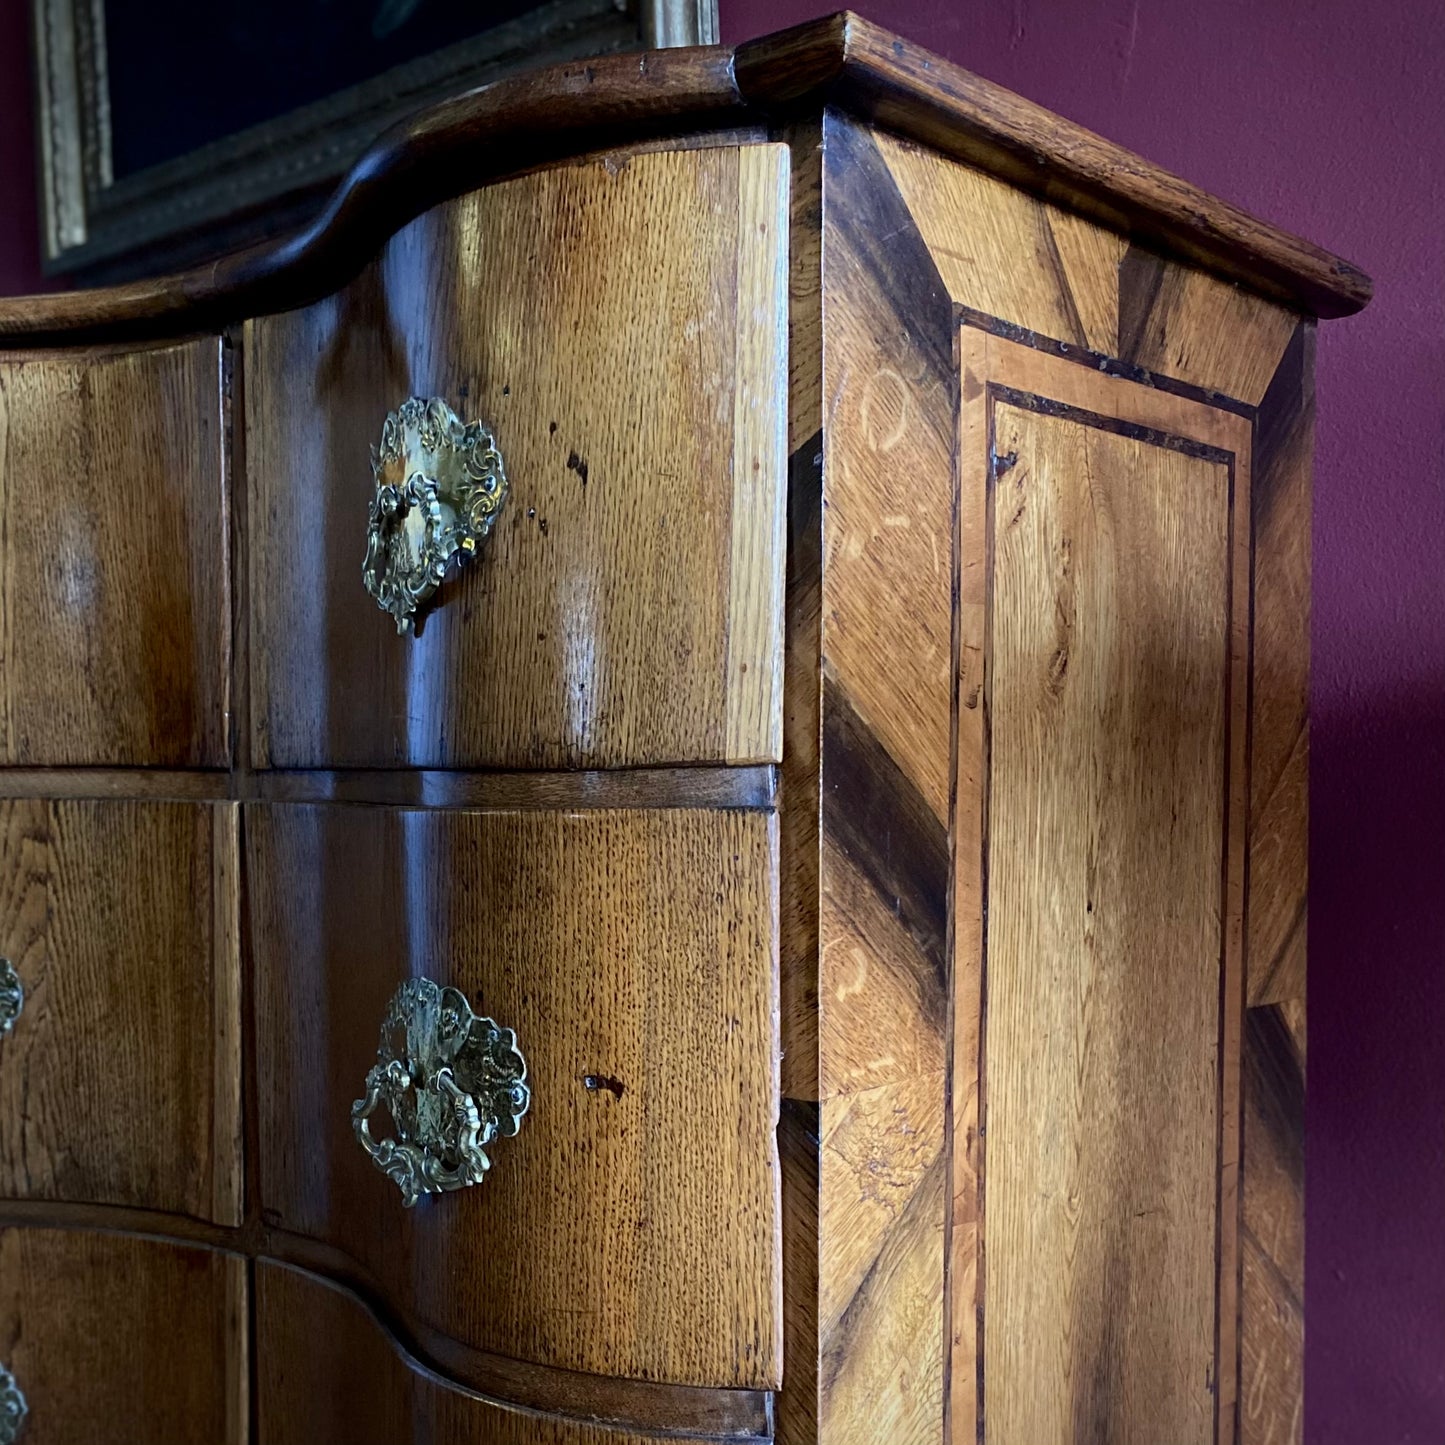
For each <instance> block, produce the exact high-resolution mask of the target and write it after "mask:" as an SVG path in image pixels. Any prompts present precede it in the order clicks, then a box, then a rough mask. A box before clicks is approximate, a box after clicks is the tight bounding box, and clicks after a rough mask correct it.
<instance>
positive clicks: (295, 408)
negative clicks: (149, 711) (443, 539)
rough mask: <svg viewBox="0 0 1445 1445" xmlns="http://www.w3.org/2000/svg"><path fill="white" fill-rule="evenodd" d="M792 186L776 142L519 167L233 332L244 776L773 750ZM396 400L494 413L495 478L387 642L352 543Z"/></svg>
mask: <svg viewBox="0 0 1445 1445" xmlns="http://www.w3.org/2000/svg"><path fill="white" fill-rule="evenodd" d="M785 184H786V156H785V152H784V151H783V148H782V147H779V146H747V147H741V148H737V147H734V148H724V149H713V150H696V151H687V152H672V153H659V154H648V155H640V156H637V157H634V158H631V159H627V158H623V159H621V160H614V161H613V162H612V163H610V164H608V165H600V164H597V165H585V166H579V167H571V168H562V169H557V170H552V171H547V172H541V173H537V174H534V175H530V176H527V177H523V178H521V179H519V180H515V181H510V182H506V183H504V184H501V185H498V186H495V187H493V188H491V189H488V190H484V191H480V192H477V193H475V194H474V195H472V196H470V197H468V198H466V199H465V200H462V201H458V202H456V203H453V204H452V205H450V206H447V207H444V208H441V209H440V210H438V211H435V212H433V213H431V214H430V215H428V216H427V217H425V218H423V219H422V220H420V221H418V222H416V223H414V224H413V225H412V226H410V227H408V228H407V229H406V230H405V231H403V232H401V233H400V234H399V235H398V236H397V237H396V238H395V239H394V240H393V241H392V242H391V243H390V244H389V245H388V247H387V249H386V251H385V252H384V253H383V255H382V256H381V258H380V259H379V260H378V261H377V262H376V263H375V264H374V265H373V266H372V267H370V268H368V270H367V271H366V272H365V273H364V274H363V275H362V277H360V278H359V279H358V280H357V281H355V282H354V283H352V285H351V286H349V287H348V288H346V289H345V290H344V291H343V292H342V293H341V294H340V295H339V296H338V297H337V298H336V299H334V300H332V301H328V302H324V303H321V304H320V305H318V306H315V307H313V308H311V309H309V310H306V311H301V312H294V313H290V314H288V315H286V316H281V317H275V318H268V319H263V320H259V321H256V322H253V323H251V324H250V325H249V326H248V328H247V331H246V408H247V426H248V430H249V436H248V452H247V468H248V471H249V474H250V499H249V500H250V513H251V524H252V525H251V539H250V541H251V575H250V586H251V608H250V631H251V639H252V647H251V682H252V689H253V722H254V761H255V763H256V764H257V765H258V766H274V767H309V766H333V767H334V766H343V767H344V766H366V767H374V766H391V765H395V764H405V765H411V766H433V767H466V766H505V767H532V768H536V767H559V766H565V767H599V766H601V767H607V766H622V765H636V764H654V763H678V762H711V761H717V762H723V761H727V762H764V761H774V760H776V759H777V757H778V756H779V754H780V751H781V698H780V696H779V685H780V661H779V659H780V657H781V649H782V635H781V634H782V565H783V550H782V525H783V523H782V515H783V513H782V509H783V506H784V475H783V473H784V466H785V457H784V455H783V444H782V426H783V421H782V415H781V393H780V391H779V389H778V383H779V382H780V380H781V377H782V376H783V374H784V366H785V360H784V356H785V353H784V342H785V334H784V332H783V328H782V326H781V322H780V318H781V312H780V307H781V306H782V304H783V298H782V293H781V274H780V267H781V265H782V258H783V257H784V255H785V253H786V237H787V218H786V215H785V214H783V213H782V212H781V198H782V194H783V187H784V186H785ZM764 228H765V229H764ZM744 233H746V235H747V236H748V245H747V248H746V251H747V259H746V260H745V261H743V260H741V259H740V258H741V256H742V254H743V248H742V246H741V240H742V235H743V234H744ZM412 394H416V395H421V396H431V395H439V396H443V397H445V398H447V399H448V400H449V401H450V403H451V404H452V405H453V406H454V407H456V408H459V409H460V410H461V411H462V412H464V413H465V414H466V415H467V416H468V417H473V416H480V417H482V418H484V419H486V420H488V421H489V422H490V423H491V425H492V426H493V427H494V428H495V431H496V434H497V438H498V442H499V445H500V447H501V450H502V453H503V455H504V457H505V459H506V465H507V470H508V474H509V478H510V481H511V493H510V496H509V498H508V500H507V501H506V503H505V506H504V510H503V512H502V514H501V516H500V519H499V521H498V524H497V527H496V530H495V532H494V533H493V535H492V536H491V538H490V539H489V541H488V542H487V544H486V546H485V548H484V550H483V552H482V554H481V556H480V557H479V558H478V559H477V560H476V561H475V562H474V563H473V564H472V565H471V566H470V567H469V568H468V569H466V571H465V572H463V573H462V574H461V575H460V576H459V577H457V578H456V579H455V580H453V581H451V582H449V583H447V584H446V585H445V586H444V587H443V589H442V591H441V592H440V594H439V597H438V605H437V606H436V607H435V608H434V610H433V612H432V614H431V615H430V616H429V617H428V619H427V621H426V624H425V626H424V628H423V629H422V634H421V635H420V636H418V637H398V636H397V634H396V631H395V628H394V626H393V625H392V623H391V621H390V619H389V618H388V617H387V616H386V615H385V614H384V613H382V612H381V611H380V610H379V609H378V608H377V607H376V606H375V605H374V603H373V602H372V601H371V599H370V598H368V597H367V595H366V593H365V591H364V590H363V588H362V586H361V581H360V577H359V558H360V556H361V552H362V550H363V549H364V542H365V535H366V510H367V506H368V503H369V499H370V497H371V494H372V481H371V471H370V463H369V460H368V447H369V445H370V444H371V443H372V442H374V441H375V440H377V438H378V437H379V436H380V427H381V423H382V420H383V418H384V417H385V416H386V414H387V412H388V411H389V410H391V409H392V408H394V407H396V406H397V405H399V404H400V403H401V401H403V400H404V399H405V398H406V397H407V396H408V395H412ZM318 514H319V515H321V516H323V517H325V519H326V525H324V526H319V527H318V526H317V525H315V523H314V518H315V517H316V516H317V515H318ZM363 701H364V705H361V704H362V703H363Z"/></svg>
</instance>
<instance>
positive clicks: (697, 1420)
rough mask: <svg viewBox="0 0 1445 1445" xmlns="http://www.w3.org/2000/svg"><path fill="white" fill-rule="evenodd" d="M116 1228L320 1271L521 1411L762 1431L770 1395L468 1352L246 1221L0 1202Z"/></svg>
mask: <svg viewBox="0 0 1445 1445" xmlns="http://www.w3.org/2000/svg"><path fill="white" fill-rule="evenodd" d="M37 1227H38V1228H41V1229H65V1230H72V1231H74V1230H80V1231H90V1232H96V1233H104V1234H120V1235H125V1236H127V1237H130V1238H133V1239H138V1240H139V1239H150V1240H159V1241H161V1242H163V1243H165V1242H169V1243H184V1244H194V1245H201V1246H206V1247H208V1248H210V1249H219V1250H223V1251H225V1252H227V1253H231V1254H238V1255H245V1256H248V1257H251V1258H254V1259H264V1260H267V1261H270V1262H271V1263H273V1264H284V1265H289V1266H292V1267H294V1268H297V1269H302V1270H306V1271H308V1272H310V1273H312V1274H318V1275H323V1276H325V1277H326V1279H327V1280H329V1281H330V1282H331V1283H334V1284H338V1285H340V1286H342V1287H343V1288H344V1289H345V1290H346V1291H347V1293H348V1294H350V1295H352V1296H354V1297H355V1298H356V1300H357V1301H359V1305H358V1307H359V1308H364V1309H366V1310H367V1311H368V1312H369V1313H370V1314H371V1315H372V1316H373V1317H374V1318H375V1319H377V1321H378V1322H379V1325H380V1328H382V1329H383V1330H385V1331H386V1333H387V1334H389V1335H390V1336H391V1338H392V1340H393V1341H394V1342H395V1344H396V1345H397V1347H398V1348H399V1349H400V1350H401V1351H402V1352H403V1353H405V1354H407V1355H409V1356H410V1357H412V1358H413V1359H415V1360H416V1361H417V1362H419V1363H420V1364H421V1365H422V1366H423V1368H425V1369H428V1370H431V1371H432V1372H433V1373H436V1374H438V1375H440V1376H441V1377H442V1378H443V1379H445V1380H446V1381H448V1382H449V1383H450V1384H453V1385H456V1386H458V1387H460V1388H461V1389H463V1390H470V1391H472V1392H473V1393H476V1394H482V1395H486V1396H487V1397H488V1398H490V1399H495V1400H500V1401H505V1402H506V1403H507V1404H508V1405H509V1406H516V1407H518V1408H520V1409H522V1410H533V1411H540V1412H542V1413H545V1414H554V1415H556V1414H562V1415H568V1416H571V1417H573V1418H575V1419H577V1420H579V1421H587V1422H588V1423H593V1424H597V1423H603V1424H608V1425H615V1426H618V1427H619V1428H624V1429H628V1430H632V1431H635V1432H637V1433H638V1434H641V1435H645V1436H648V1437H652V1436H656V1435H663V1436H666V1435H675V1434H678V1433H687V1432H692V1433H696V1434H698V1435H700V1436H703V1437H708V1438H714V1437H716V1438H725V1439H733V1438H739V1437H741V1438H744V1439H750V1438H752V1437H754V1436H757V1435H763V1434H766V1433H767V1431H768V1428H769V1425H768V1421H769V1418H770V1406H771V1401H772V1396H771V1394H770V1393H769V1392H767V1391H762V1390H733V1389H726V1390H718V1389H708V1388H699V1387H695V1386H688V1385H670V1384H657V1383H652V1382H649V1381H644V1380H635V1379H626V1378H622V1377H618V1376H609V1375H592V1374H582V1373H579V1372H577V1371H575V1370H559V1369H555V1368H553V1367H550V1366H545V1365H538V1364H535V1363H531V1362H528V1361H525V1360H518V1359H515V1358H512V1357H509V1356H506V1355H496V1354H488V1353H487V1352H485V1351H481V1350H474V1349H470V1348H469V1347H467V1346H465V1345H462V1344H459V1343H458V1342H457V1341H456V1340H454V1339H451V1338H449V1337H448V1336H445V1335H442V1334H439V1333H438V1332H436V1331H434V1330H426V1329H417V1328H415V1327H411V1326H408V1325H407V1324H406V1323H405V1322H403V1321H402V1320H400V1319H399V1318H398V1317H397V1316H396V1315H395V1314H393V1313H391V1312H390V1311H388V1310H387V1309H386V1307H385V1306H384V1304H383V1303H382V1302H381V1301H380V1300H379V1296H378V1291H377V1290H376V1287H375V1281H374V1280H372V1279H370V1278H369V1277H368V1276H367V1275H366V1274H365V1272H364V1271H362V1270H359V1269H358V1268H357V1265H356V1263H355V1261H353V1260H351V1259H349V1258H348V1257H347V1256H346V1255H344V1254H342V1253H341V1252H340V1251H339V1250H336V1249H333V1248H330V1247H328V1246H326V1245H321V1244H317V1243H316V1241H314V1240H310V1239H307V1238H305V1237H304V1236H301V1235H295V1234H290V1233H288V1232H287V1231H285V1230H278V1229H273V1228H270V1227H269V1226H266V1225H264V1224H262V1223H261V1222H260V1221H259V1220H256V1219H251V1220H248V1221H247V1222H246V1223H245V1224H243V1225H242V1226H240V1227H239V1228H227V1227H223V1226H220V1225H215V1224H207V1223H204V1222H201V1221H199V1220H194V1219H190V1218H188V1217H186V1216H184V1215H177V1214H166V1213H163V1212H161V1211H158V1210H150V1209H134V1208H124V1207H118V1206H115V1205H108V1204H68V1203H60V1202H54V1201H37V1200H24V1199H0V1228H28V1229H34V1228H37Z"/></svg>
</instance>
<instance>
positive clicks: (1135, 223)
mask: <svg viewBox="0 0 1445 1445" xmlns="http://www.w3.org/2000/svg"><path fill="white" fill-rule="evenodd" d="M825 106H832V107H835V108H838V109H841V110H845V111H847V112H849V113H850V114H853V115H855V116H858V117H859V118H861V119H864V120H867V121H870V122H872V123H874V124H876V125H878V126H881V127H883V128H885V129H888V130H891V131H894V132H895V133H897V134H899V135H901V136H903V137H905V138H907V139H910V140H914V141H917V142H919V143H920V144H923V145H927V146H931V147H933V148H934V149H936V150H939V151H941V152H943V153H945V154H947V155H950V156H954V157H957V158H958V159H960V160H964V161H967V162H969V163H970V164H972V165H977V166H979V167H981V168H983V169H985V170H988V171H991V172H994V173H995V174H998V175H1000V176H1002V177H1004V178H1005V179H1007V180H1008V181H1010V182H1011V183H1013V184H1015V185H1018V186H1020V187H1022V188H1024V189H1027V190H1029V191H1032V192H1034V193H1036V194H1039V195H1042V196H1044V197H1046V198H1047V199H1049V200H1051V201H1054V202H1056V203H1058V204H1060V205H1062V206H1066V207H1068V208H1070V209H1072V210H1076V211H1079V212H1081V213H1082V214H1084V215H1087V216H1090V217H1092V218H1094V219H1096V220H1098V221H1100V222H1102V223H1103V224H1105V225H1108V226H1111V227H1113V228H1115V229H1117V230H1120V231H1123V232H1126V233H1128V234H1129V235H1130V236H1131V237H1132V238H1134V239H1135V240H1137V241H1140V242H1142V243H1144V244H1146V245H1149V246H1152V247H1154V248H1155V249H1157V250H1159V251H1161V252H1164V253H1165V254H1169V255H1174V256H1179V257H1181V258H1183V259H1185V260H1187V261H1189V262H1191V263H1193V264H1195V265H1198V266H1201V267H1204V268H1206V269H1208V270H1211V271H1213V272H1215V273H1217V274H1219V275H1221V276H1224V277H1225V278H1227V279H1228V280H1231V281H1234V282H1237V283H1239V284H1240V285H1243V286H1246V287H1249V288H1250V289H1252V290H1255V291H1258V292H1260V293H1262V294H1264V295H1266V296H1269V297H1271V298H1273V299H1275V300H1277V301H1281V302H1284V303H1285V304H1287V305H1291V306H1293V307H1295V308H1296V309H1298V310H1300V311H1302V312H1305V313H1307V314H1310V315H1315V316H1321V317H1332V316H1345V315H1349V314H1350V313H1352V312H1354V311H1358V310H1359V309H1360V308H1361V307H1362V306H1364V305H1365V303H1366V302H1367V301H1368V300H1369V297H1370V290H1371V287H1370V280H1369V278H1368V277H1367V276H1366V275H1364V273H1363V272H1361V271H1359V270H1358V269H1357V268H1355V267H1354V266H1351V265H1350V264H1349V263H1348V262H1346V261H1343V260H1341V259H1340V258H1339V257H1337V256H1332V255H1330V254H1329V253H1328V252H1326V251H1324V250H1321V249H1320V248H1319V247H1318V246H1315V245H1313V244H1311V243H1310V242H1308V241H1303V240H1301V239H1299V238H1298V237H1295V236H1291V235H1289V234H1287V233H1286V232H1283V231H1280V230H1277V229H1275V228H1274V227H1272V226H1268V225H1266V224H1264V223H1263V222H1261V221H1258V220H1256V219H1255V218H1253V217H1252V216H1250V215H1248V214H1247V213H1245V212H1244V211H1241V210H1239V209H1238V208H1237V207H1235V206H1231V205H1229V204H1228V203H1227V202H1224V201H1220V200H1217V199H1215V198H1214V197H1212V196H1209V195H1207V194H1205V193H1204V192H1203V191H1200V190H1198V189H1197V188H1195V187H1194V186H1191V185H1189V184H1188V183H1187V182H1185V181H1181V180H1180V179H1178V177H1176V176H1172V175H1170V174H1169V173H1168V172H1167V171H1164V170H1161V169H1160V168H1159V167H1157V166H1154V165H1151V164H1150V163H1149V162H1147V161H1144V160H1142V159H1140V158H1139V157H1138V156H1135V155H1133V154H1131V153H1130V152H1128V151H1125V150H1122V149H1121V148H1120V147H1118V146H1115V145H1111V144H1110V143H1109V142H1108V141H1105V140H1103V139H1101V138H1100V137H1099V136H1096V135H1094V134H1093V133H1092V132H1090V131H1087V130H1085V129H1083V128H1082V127H1081V126H1076V125H1074V124H1072V123H1071V122H1069V121H1066V120H1062V119H1060V118H1059V117H1058V116H1055V115H1053V114H1051V113H1050V112H1049V111H1047V110H1044V109H1043V108H1042V107H1041V106H1037V105H1034V104H1033V103H1032V102H1030V101H1026V100H1023V99H1022V98H1020V97H1019V96H1016V95H1014V94H1013V93H1012V92H1010V91H1007V90H1004V89H1003V88H1002V87H1000V86H996V85H992V84H990V83H989V82H988V81H985V80H982V79H980V78H979V77H978V76H976V75H973V74H971V73H970V72H968V71H966V70H963V69H961V68H960V67H958V66H955V65H951V64H949V63H948V62H947V61H944V60H940V59H939V58H938V57H936V56H934V55H931V54H930V53H929V52H927V51H925V50H923V49H920V48H919V47H917V46H914V45H910V44H908V43H907V42H906V41H903V40H900V39H898V38H897V37H896V36H894V35H891V34H890V33H889V32H887V31H885V30H881V29H879V28H878V27H877V26H875V25H871V24H869V23H868V22H867V21H864V20H861V19H859V18H858V17H856V16H854V15H850V14H846V13H845V14H839V15H834V16H830V17H829V18H827V19H825V20H818V21H814V22H811V23H809V24H807V25H802V26H798V27H796V28H795V29H792V30H786V31H782V32H780V33H779V34H777V35H772V36H768V37H767V38H765V39H762V40H756V41H752V42H750V43H749V44H746V45H744V46H742V47H740V48H739V49H738V50H737V51H736V52H732V51H729V50H725V49H722V48H719V47H709V48H705V49H697V50H671V51H654V52H645V53H641V54H629V55H613V56H603V57H599V58H598V59H596V60H593V61H589V62H586V63H579V62H572V63H568V64H565V65H557V66H551V67H548V68H546V69H541V70H536V71H532V72H530V73H528V74H525V75H518V76H512V77H509V78H507V79H504V80H499V81H496V82H495V83H493V84H491V85H487V86H483V87H482V88H480V89H478V90H474V91H471V92H469V93H468V94H466V95H462V96H459V97H457V99H455V100H452V101H448V102H446V103H445V104H442V105H439V106H434V107H432V108H430V109H428V110H424V111H421V112H419V113H418V114H417V115H416V116H414V117H413V118H412V119H411V120H409V121H407V122H406V123H405V124H403V125H401V126H398V127H395V128H394V129H392V130H391V131H389V132H388V133H387V134H386V135H384V136H383V137H382V138H381V139H380V140H379V141H378V142H377V143H376V144H375V145H374V146H373V147H372V148H371V149H370V150H369V151H368V152H367V153H366V155H365V156H364V157H363V158H362V159H361V160H360V161H359V162H358V163H357V164H356V166H355V167H353V169H352V170H351V172H350V173H349V174H348V175H347V177H346V178H345V180H344V181H343V182H342V183H341V185H340V186H339V187H338V188H337V190H336V193H335V195H334V196H333V197H332V199H331V202H330V204H329V205H328V206H327V207H326V209H325V210H324V211H323V212H322V214H321V215H320V216H319V217H318V218H317V219H316V220H315V221H314V222H313V223H312V224H311V225H310V226H308V227H307V228H306V229H305V230H303V231H301V232H300V233H299V234H297V235H295V236H292V237H289V238H286V239H281V240H278V241H275V242H271V243H267V244H264V245H261V246H257V247H254V248H252V249H250V250H247V251H242V252H238V253H236V254H234V255H231V256H227V257H223V258H222V259H220V260H218V261H216V262H213V263H212V264H210V265H207V266H203V267H198V268H196V269H194V270H191V271H186V272H182V273H180V274H177V275H174V276H168V277H162V278H158V279H155V280H149V281H137V282H132V283H129V284H127V285H123V286H115V287H107V288H102V289H97V290H91V291H72V292H64V293H59V294H56V295H49V296H36V297H19V298H13V299H0V344H8V345H11V346H15V345H47V344H56V343H72V342H79V341H106V340H140V339H145V338H155V337H164V336H171V335H178V334H182V333H194V332H198V331H207V330H215V329H219V328H220V327H222V326H225V325H228V324H230V323H232V322H235V321H238V320H240V319H242V318H244V317H246V316H249V315H256V314H259V313H262V312H266V311H277V310H284V309H287V308H289V307H292V306H299V305H303V304H305V303H307V302H310V301H313V300H316V299H319V298H320V297H322V296H325V295H327V294H328V293H330V292H331V291H334V290H335V289H336V288H337V287H338V286H340V285H342V284H344V283H345V282H346V281H347V280H349V279H350V278H351V277H352V276H353V275H354V274H355V273H356V272H357V270H358V269H359V268H360V267H361V266H362V265H364V264H365V263H366V261H367V260H368V259H369V258H370V257H371V256H372V255H374V254H375V253H376V251H377V249H378V248H379V247H380V246H381V245H382V243H383V242H384V241H385V240H386V239H387V237H389V236H390V235H392V234H393V233H394V232H395V231H396V230H397V229H398V228H399V227H401V226H402V225H404V224H405V223H406V222H407V221H409V220H411V219H412V218H413V217H415V216H417V215H419V214H420V213H421V212H423V211H425V210H427V209H428V208H429V207H431V206H434V205H436V204H438V203H440V202H442V201H445V200H447V199H449V198H451V197H453V196H457V195H461V194H464V193H465V192H467V191H469V190H473V189H475V188H476V187H478V186H480V185H483V184H485V183H486V182H488V181H491V180H495V179H498V178H499V177H502V176H506V175H513V174H516V173H518V172H520V171H524V170H527V169H529V168H531V167H534V166H538V165H543V164H547V163H550V162H555V161H559V160H565V159H568V158H570V157H574V156H579V155H584V154H587V153H589V152H595V151H598V150H605V149H609V148H613V147H617V146H625V145H631V144H636V143H639V142H642V141H651V140H656V139H665V138H668V137H675V136H684V135H695V134H698V133H706V132H709V131H716V130H732V129H735V128H737V127H739V126H745V125H750V124H760V123H772V122H775V121H779V120H782V119H785V118H789V117H794V116H796V115H798V114H799V113H803V112H807V111H809V110H818V109H821V108H823V107H825Z"/></svg>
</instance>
